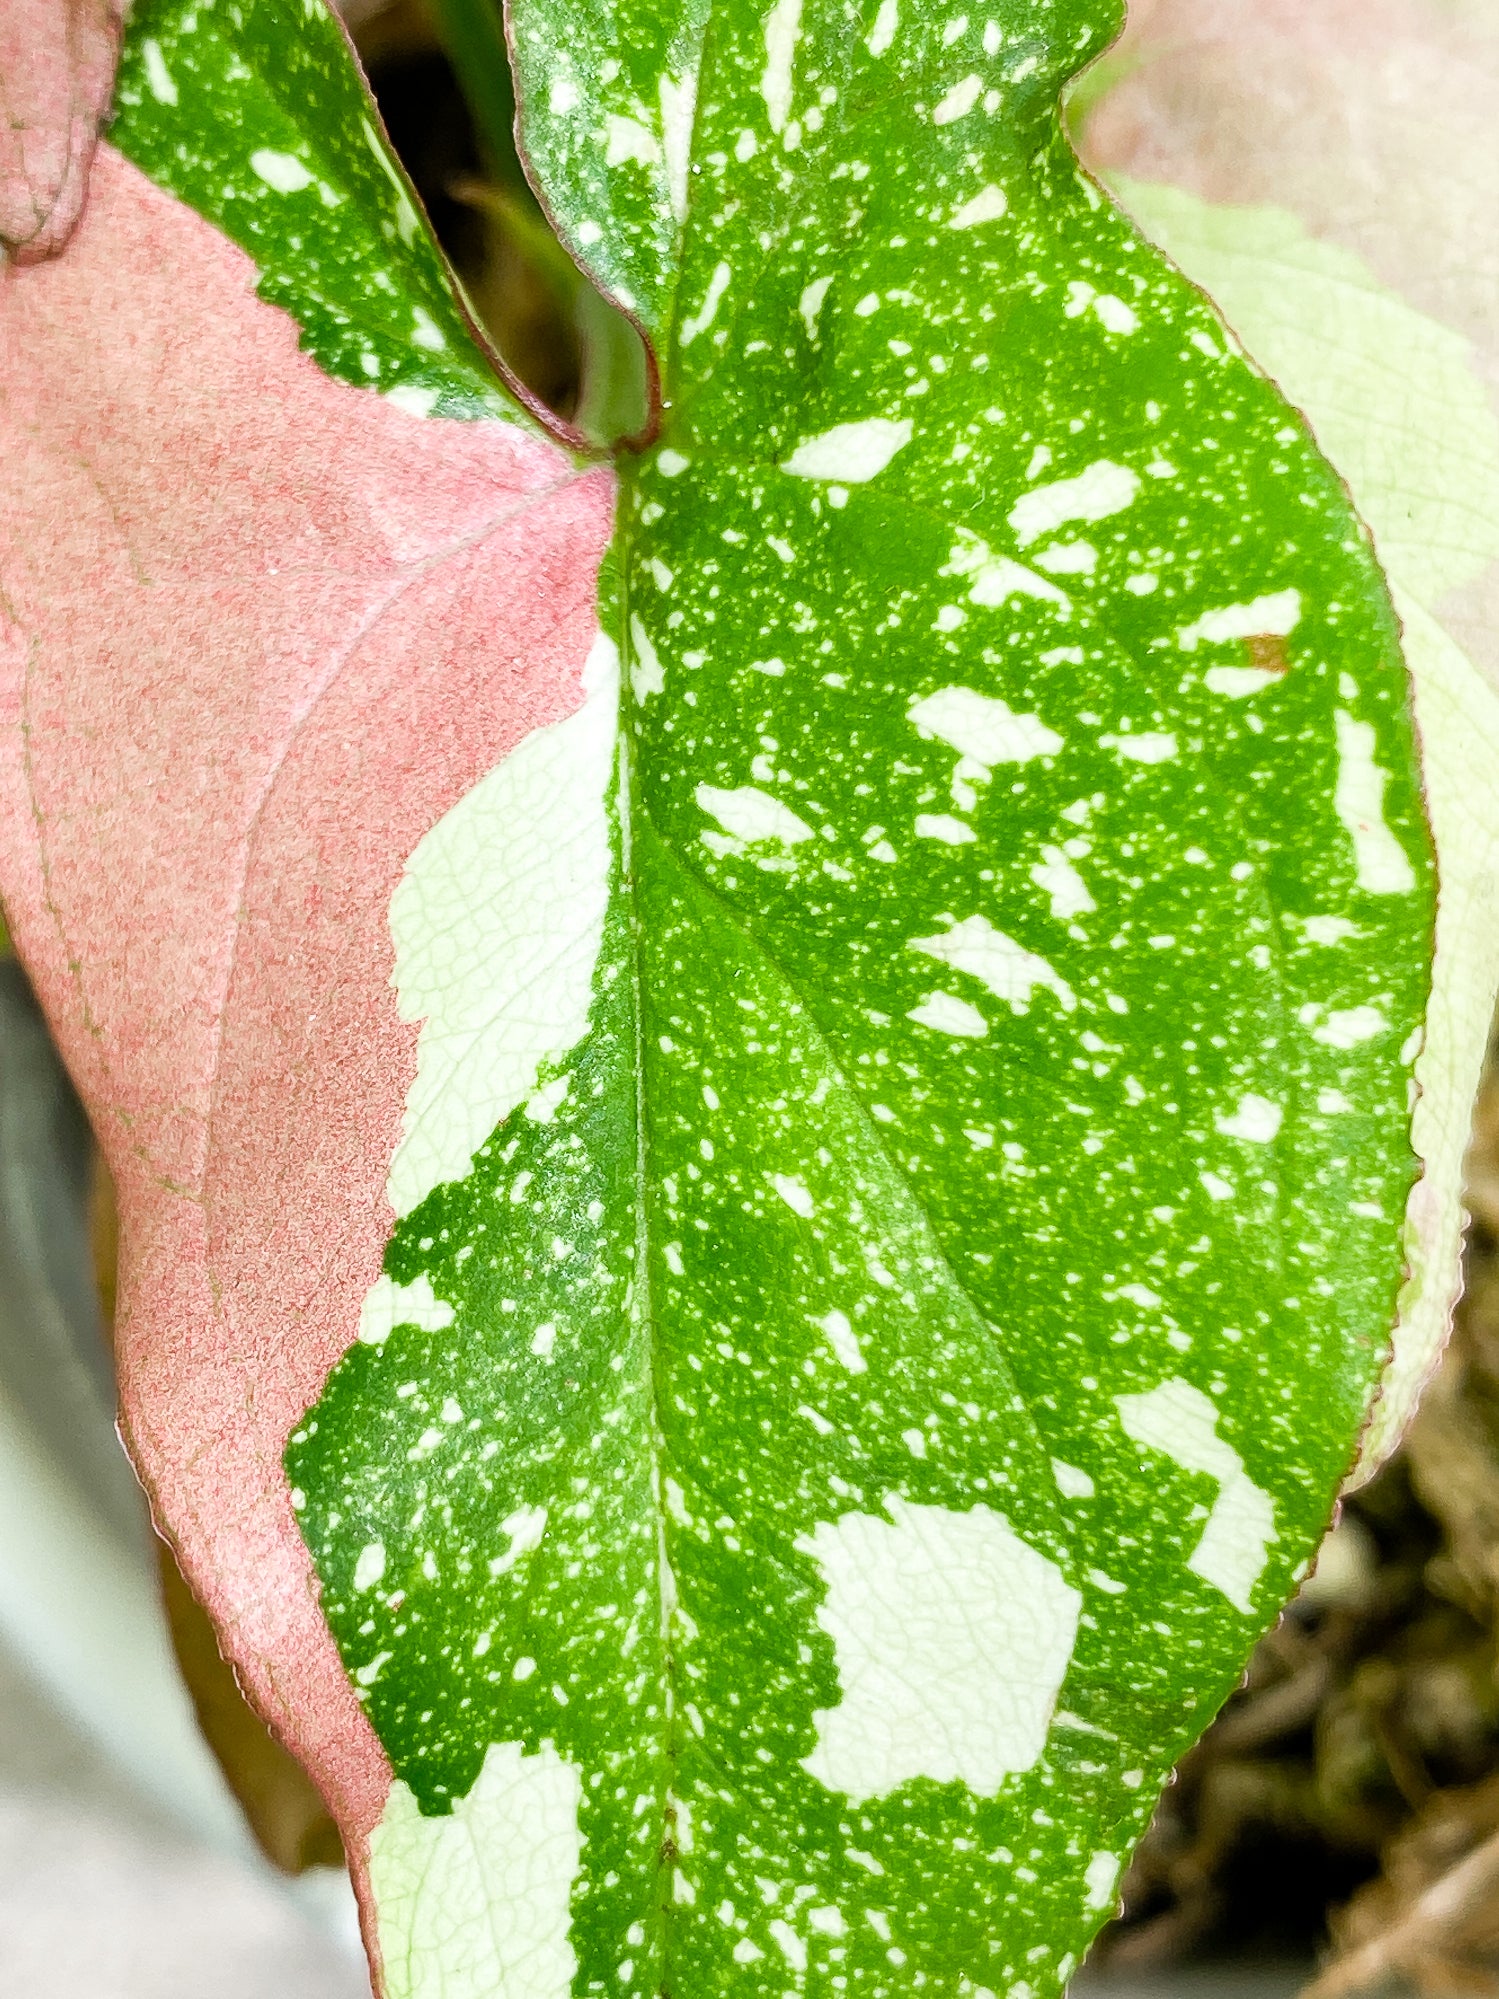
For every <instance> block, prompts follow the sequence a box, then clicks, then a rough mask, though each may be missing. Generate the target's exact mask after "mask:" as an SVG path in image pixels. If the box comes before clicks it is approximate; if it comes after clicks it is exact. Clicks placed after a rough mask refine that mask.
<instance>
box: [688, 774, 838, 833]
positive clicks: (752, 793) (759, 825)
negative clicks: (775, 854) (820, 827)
mask: <svg viewBox="0 0 1499 1999" xmlns="http://www.w3.org/2000/svg"><path fill="white" fill-rule="evenodd" d="M693 797H694V798H695V799H696V800H697V802H698V804H699V805H700V806H701V807H702V809H703V810H704V812H706V813H708V814H710V816H711V817H712V818H714V819H716V820H717V821H718V823H719V825H720V826H722V827H723V829H724V831H725V832H726V833H730V834H732V835H733V836H734V838H735V839H736V840H779V841H780V843H781V844H782V846H785V847H794V846H796V845H797V844H798V843H799V842H800V841H802V840H810V839H811V838H812V828H811V827H810V826H809V825H808V824H807V822H806V820H805V819H799V818H798V817H797V815H796V814H795V813H794V812H793V811H792V810H791V807H790V806H789V805H783V804H782V803H781V801H780V800H779V799H778V798H772V797H771V795H770V793H769V792H768V791H761V790H760V789H759V787H758V786H757V785H753V784H741V785H739V786H737V787H736V788H735V789H734V790H732V791H725V790H722V789H721V788H720V787H719V786H718V785H716V784H700V785H699V786H698V787H697V789H696V791H695V792H694V793H693Z"/></svg>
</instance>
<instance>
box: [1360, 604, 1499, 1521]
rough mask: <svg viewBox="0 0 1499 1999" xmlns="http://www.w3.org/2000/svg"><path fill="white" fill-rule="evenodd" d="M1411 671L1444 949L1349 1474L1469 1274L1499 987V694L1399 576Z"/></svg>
mask: <svg viewBox="0 0 1499 1999" xmlns="http://www.w3.org/2000/svg"><path fill="white" fill-rule="evenodd" d="M1395 607H1396V609H1397V610H1398V611H1399V613H1400V618H1401V622H1402V624H1403V625H1404V627H1405V637H1404V643H1405V656H1406V658H1407V660H1408V661H1409V662H1410V666H1411V671H1412V673H1413V674H1414V675H1415V679H1416V719H1417V722H1418V723H1419V725H1420V730H1421V746H1422V752H1423V757H1424V761H1425V766H1426V806H1427V810H1428V812H1429V813H1430V814H1431V824H1432V832H1433V833H1434V835H1435V837H1436V846H1437V854H1438V856H1439V858H1440V862H1441V884H1442V892H1441V897H1440V899H1439V901H1438V904H1437V943H1436V961H1435V964H1434V967H1433V971H1432V990H1431V1002H1430V1005H1429V1006H1428V1008H1427V1012H1426V1035H1425V1039H1424V1042H1423V1045H1422V1049H1421V1053H1420V1054H1419V1055H1418V1056H1417V1057H1416V1063H1415V1071H1414V1073H1415V1079H1416V1083H1417V1086H1418V1089H1419V1095H1418V1096H1417V1098H1416V1107H1415V1111H1414V1113H1413V1114H1412V1118H1411V1142H1412V1145H1413V1146H1414V1148H1415V1150H1416V1152H1417V1154H1418V1155H1419V1157H1420V1159H1421V1161H1422V1164H1423V1167H1424V1171H1423V1173H1422V1176H1421V1178H1420V1179H1419V1180H1418V1181H1417V1182H1416V1185H1415V1186H1414V1187H1413V1188H1412V1189H1411V1195H1410V1201H1409V1203H1408V1205H1407V1208H1406V1223H1405V1256H1406V1280H1405V1284H1404V1286H1403V1287H1402V1289H1401V1293H1400V1301H1399V1308H1398V1316H1397V1320H1396V1325H1395V1334H1394V1351H1393V1355H1392V1358H1391V1360H1390V1364H1389V1367H1388V1368H1387V1370H1386V1373H1385V1377H1384V1381H1383V1383H1382V1384H1381V1388H1380V1394H1379V1400H1378V1401H1377V1402H1376V1403H1375V1405H1374V1413H1373V1415H1372V1416H1371V1417H1370V1419H1369V1428H1368V1430H1367V1431H1366V1432H1365V1435H1364V1441H1363V1448H1362V1450H1361V1451H1360V1453H1359V1462H1358V1466H1357V1469H1356V1471H1355V1473H1354V1478H1353V1481H1352V1482H1353V1483H1354V1484H1359V1483H1361V1482H1362V1481H1363V1480H1364V1479H1366V1478H1369V1477H1371V1476H1372V1475H1373V1473H1374V1472H1375V1471H1376V1470H1377V1469H1378V1468H1379V1466H1380V1465H1381V1464H1382V1463H1383V1461H1384V1459H1385V1458H1386V1457H1387V1456H1388V1455H1389V1453H1390V1452H1391V1451H1392V1450H1394V1448H1395V1446H1396V1445H1397V1444H1398V1443H1399V1441H1400V1438H1401V1435H1402V1433H1403V1431H1404V1429H1405V1426H1406V1424H1407V1423H1408V1422H1409V1421H1410V1418H1411V1416H1412V1415H1413V1414H1414V1412H1415V1407H1416V1401H1417V1398H1418V1397H1419V1396H1420V1393H1421V1390H1422V1388H1423V1386H1424V1385H1425V1383H1426V1380H1427V1377H1428V1376H1429V1375H1430V1374H1431V1372H1432V1370H1433V1369H1434V1368H1435V1366H1436V1364H1437V1362H1438V1361H1439V1360H1440V1359H1441V1355H1442V1348H1443V1347H1444V1346H1445V1345H1446V1343H1447V1334H1448V1331H1449V1329H1450V1327H1451V1323H1452V1308H1453V1306H1454V1305H1455V1304H1456V1302H1457V1297H1458V1292H1459V1290H1460V1288H1461V1271H1462V1230H1463V1220H1464V1216H1463V1205H1462V1194H1463V1158H1464V1155H1465V1153H1466V1152H1467V1148H1468V1133H1469V1129H1470V1125H1471V1120H1472V1110H1473V1103H1474V1099H1475V1098H1476V1097H1477V1094H1478V1083H1479V1078H1480V1076H1481V1075H1482V1073H1483V1057H1484V1048H1485V1046H1486V1043H1487V1038H1488V1027H1489V1021H1490V1019H1491V1017H1492V1013H1493V1007H1494V994H1495V992H1496V991H1499V790H1496V787H1495V783H1494V773H1495V771H1499V699H1496V697H1495V695H1494V692H1493V690H1492V689H1491V688H1490V687H1489V686H1488V684H1487V683H1486V682H1485V681H1484V680H1483V679H1482V678H1481V676H1480V675H1479V672H1478V669H1477V668H1476V667H1475V666H1474V665H1473V663H1472V661H1471V660H1470V659H1469V658H1468V656H1467V654H1466V653H1464V652H1463V651H1462V650H1461V648H1460V647H1458V646H1457V645H1455V644H1454V643H1453V641H1452V640H1451V639H1450V638H1449V637H1448V636H1447V634H1446V632H1445V631H1443V629H1442V627H1441V626H1440V625H1439V624H1438V623H1437V621H1436V620H1435V618H1432V617H1430V616H1428V615H1427V613H1426V612H1425V611H1424V610H1423V609H1422V608H1421V606H1420V605H1419V604H1418V603H1417V602H1416V600H1415V599H1414V598H1413V597H1411V596H1408V595H1407V594H1406V592H1405V591H1403V590H1401V589H1400V588H1398V587H1397V588H1396V591H1395Z"/></svg>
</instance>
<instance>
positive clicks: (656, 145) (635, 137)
mask: <svg viewBox="0 0 1499 1999" xmlns="http://www.w3.org/2000/svg"><path fill="white" fill-rule="evenodd" d="M604 144H605V152H604V164H605V165H606V166H611V167H623V166H628V165H630V163H631V162H632V161H633V162H634V163H635V164H636V165H637V166H642V167H653V166H655V165H656V163H657V162H658V161H659V160H660V158H661V142H660V140H659V139H657V137H656V135H655V133H654V132H653V131H652V130H651V129H650V127H649V126H648V125H642V124H641V122H640V120H639V119H638V118H625V117H622V116H621V115H620V114H619V113H618V112H611V113H610V115H609V118H608V121H607V123H606V124H605V127H604Z"/></svg>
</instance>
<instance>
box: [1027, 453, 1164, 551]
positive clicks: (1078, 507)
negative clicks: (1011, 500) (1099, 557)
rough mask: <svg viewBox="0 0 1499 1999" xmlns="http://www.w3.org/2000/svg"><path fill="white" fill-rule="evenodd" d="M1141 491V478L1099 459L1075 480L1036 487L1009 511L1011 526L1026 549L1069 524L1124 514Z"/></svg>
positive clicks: (1135, 473) (1059, 480)
mask: <svg viewBox="0 0 1499 1999" xmlns="http://www.w3.org/2000/svg"><path fill="white" fill-rule="evenodd" d="M1139 490H1140V476H1139V474H1138V473H1137V472H1132V471H1131V470H1130V469H1129V467H1128V466H1127V465H1116V464H1115V463H1114V462H1113V460H1112V459H1110V458H1100V459H1098V460H1097V462H1096V463H1094V464H1092V465H1090V466H1088V467H1087V469H1086V470H1085V471H1082V472H1079V473H1078V474H1077V476H1076V478H1073V479H1056V480H1053V481H1052V483H1051V484H1050V485H1049V486H1033V487H1032V488H1031V490H1030V491H1029V492H1028V493H1022V494H1021V496H1020V498H1019V499H1018V500H1017V501H1016V502H1015V504H1014V506H1013V507H1011V509H1010V517H1009V518H1010V526H1011V527H1012V528H1013V529H1014V531H1015V538H1016V540H1017V541H1018V542H1019V543H1020V545H1021V547H1022V548H1024V547H1026V546H1028V545H1029V543H1031V542H1033V541H1039V540H1040V538H1041V536H1042V535H1044V534H1055V533H1056V531H1057V529H1058V528H1059V527H1061V526H1063V525H1064V523H1066V522H1067V521H1103V520H1107V519H1108V518H1109V516H1110V515H1111V514H1118V513H1122V512H1123V511H1124V509H1125V508H1126V507H1128V506H1130V505H1131V504H1132V503H1133V501H1134V498H1135V495H1136V494H1137V493H1138V492H1139Z"/></svg>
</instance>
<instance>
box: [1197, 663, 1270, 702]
mask: <svg viewBox="0 0 1499 1999" xmlns="http://www.w3.org/2000/svg"><path fill="white" fill-rule="evenodd" d="M1284 678H1285V675H1284V674H1282V673H1277V672H1276V671H1275V670H1274V668H1273V667H1268V666H1210V667H1209V668H1208V670H1207V672H1206V673H1205V674H1204V675H1203V676H1202V684H1203V686H1204V687H1205V688H1206V689H1207V691H1208V693H1209V694H1221V695H1222V696H1223V697H1224V699H1225V700H1227V701H1243V700H1245V699H1246V698H1247V697H1248V696H1249V695H1251V694H1263V693H1264V691H1265V689H1266V688H1267V687H1273V686H1274V685H1275V683H1276V681H1277V680H1283V679H1284Z"/></svg>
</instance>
